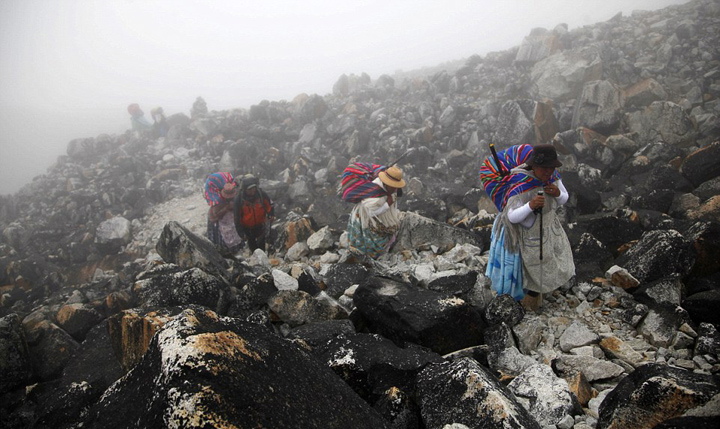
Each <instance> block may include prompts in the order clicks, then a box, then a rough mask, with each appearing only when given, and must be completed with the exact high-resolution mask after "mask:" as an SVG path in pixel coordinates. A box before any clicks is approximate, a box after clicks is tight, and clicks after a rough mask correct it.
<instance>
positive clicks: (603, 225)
mask: <svg viewBox="0 0 720 429" xmlns="http://www.w3.org/2000/svg"><path fill="white" fill-rule="evenodd" d="M578 223H584V224H585V225H587V232H588V233H590V234H592V236H593V237H595V238H596V239H598V240H600V242H601V243H602V244H603V245H605V247H607V249H608V250H609V251H610V252H612V253H613V254H614V255H616V254H617V252H618V249H619V248H620V246H622V245H624V244H626V243H628V242H630V241H632V240H637V239H639V238H640V237H641V236H642V228H641V227H640V225H638V224H637V223H636V222H633V220H631V219H630V218H629V217H627V216H616V215H613V214H599V215H590V216H589V217H587V218H583V219H578Z"/></svg>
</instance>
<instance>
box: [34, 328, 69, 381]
mask: <svg viewBox="0 0 720 429" xmlns="http://www.w3.org/2000/svg"><path fill="white" fill-rule="evenodd" d="M36 329H37V330H38V333H39V338H38V340H37V341H32V342H31V341H28V345H29V346H30V360H31V362H32V367H33V373H34V374H35V376H36V377H37V378H38V379H40V380H43V381H47V380H51V379H54V378H57V377H59V376H60V374H61V373H62V370H63V368H65V366H66V365H67V364H68V363H69V362H70V359H71V358H72V356H73V354H74V353H75V350H77V348H78V347H79V346H80V345H79V344H78V343H77V341H75V339H73V337H71V336H70V334H68V333H67V332H65V331H64V330H63V329H61V328H60V327H58V326H57V325H56V324H54V323H52V322H49V321H43V322H40V324H39V325H38V326H37V327H36Z"/></svg>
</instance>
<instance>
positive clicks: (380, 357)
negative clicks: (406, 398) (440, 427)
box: [316, 334, 443, 403]
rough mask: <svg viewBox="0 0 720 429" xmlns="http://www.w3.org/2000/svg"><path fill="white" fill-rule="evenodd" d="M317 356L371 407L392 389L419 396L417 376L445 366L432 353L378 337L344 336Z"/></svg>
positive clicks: (332, 341)
mask: <svg viewBox="0 0 720 429" xmlns="http://www.w3.org/2000/svg"><path fill="white" fill-rule="evenodd" d="M316 353H317V354H318V356H319V357H320V360H321V361H322V362H327V363H328V366H330V368H332V369H333V371H335V373H336V374H338V375H339V376H340V377H341V378H342V379H343V380H345V382H347V383H348V384H349V385H350V387H352V388H353V390H355V392H357V394H358V395H360V396H361V397H362V398H364V399H365V400H367V401H368V402H370V403H373V402H375V401H377V400H379V399H380V398H381V397H382V395H383V394H384V393H385V392H386V391H387V390H388V389H390V388H392V387H396V388H398V389H400V390H401V391H403V392H415V378H416V376H417V374H418V373H419V372H420V371H421V370H422V369H423V368H425V366H426V365H428V364H429V363H431V362H436V363H437V362H443V359H442V357H441V356H440V355H438V354H437V353H433V352H431V351H430V350H428V349H425V348H422V347H419V346H417V345H413V344H409V345H408V347H405V348H400V347H398V346H396V345H395V344H394V343H393V342H392V341H390V340H388V339H387V338H383V337H381V336H379V335H376V334H343V335H340V336H338V337H336V338H335V339H333V340H330V341H329V342H328V343H327V344H325V345H323V346H322V347H318V349H317V350H316Z"/></svg>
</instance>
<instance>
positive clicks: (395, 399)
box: [373, 387, 422, 429]
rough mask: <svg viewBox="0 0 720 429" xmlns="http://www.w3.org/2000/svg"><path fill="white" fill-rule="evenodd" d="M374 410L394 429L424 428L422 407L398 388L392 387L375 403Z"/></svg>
mask: <svg viewBox="0 0 720 429" xmlns="http://www.w3.org/2000/svg"><path fill="white" fill-rule="evenodd" d="M373 408H374V409H375V410H377V411H378V412H379V413H380V415H382V416H383V418H385V420H386V421H387V422H388V423H389V424H390V427H391V428H393V429H415V428H419V427H422V426H421V421H422V418H421V417H420V407H419V406H418V405H417V403H416V402H415V400H414V398H413V397H412V396H410V394H408V393H405V392H403V391H402V390H400V389H398V388H397V387H391V388H389V389H388V390H387V391H385V394H384V395H383V396H382V397H381V398H380V399H378V400H377V402H375V404H374V405H373Z"/></svg>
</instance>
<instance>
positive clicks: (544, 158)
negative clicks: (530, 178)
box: [527, 144, 562, 168]
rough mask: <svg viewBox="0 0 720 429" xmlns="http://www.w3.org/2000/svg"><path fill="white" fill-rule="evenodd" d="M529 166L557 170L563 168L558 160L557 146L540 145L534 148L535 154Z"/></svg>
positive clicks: (529, 161) (531, 157)
mask: <svg viewBox="0 0 720 429" xmlns="http://www.w3.org/2000/svg"><path fill="white" fill-rule="evenodd" d="M527 164H528V165H529V166H530V167H548V168H557V167H560V166H562V162H560V160H559V159H558V155H557V151H556V150H555V146H553V145H551V144H539V145H537V146H535V147H533V153H532V155H531V156H530V159H529V160H528V162H527Z"/></svg>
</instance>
